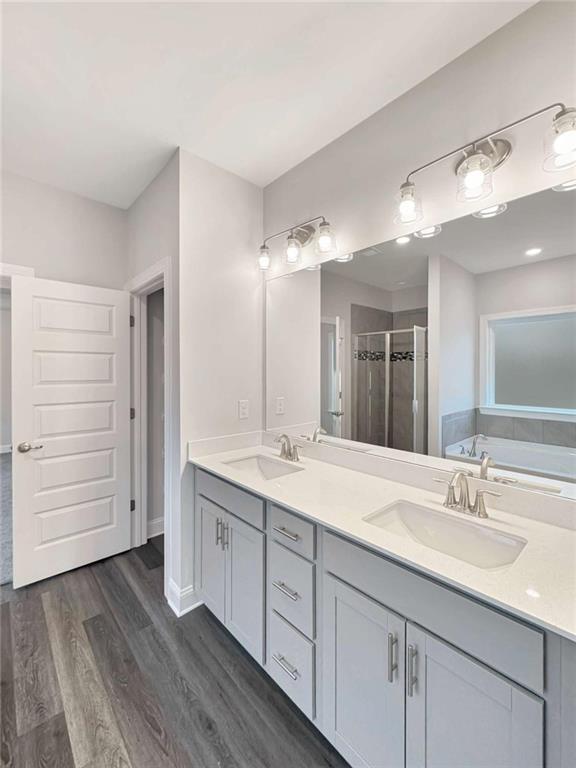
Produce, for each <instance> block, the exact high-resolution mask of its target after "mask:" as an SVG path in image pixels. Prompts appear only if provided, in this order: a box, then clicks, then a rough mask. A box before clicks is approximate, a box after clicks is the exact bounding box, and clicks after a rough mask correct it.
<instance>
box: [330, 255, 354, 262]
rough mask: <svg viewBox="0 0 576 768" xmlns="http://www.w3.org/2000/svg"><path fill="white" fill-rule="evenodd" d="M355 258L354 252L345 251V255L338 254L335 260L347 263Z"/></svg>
mask: <svg viewBox="0 0 576 768" xmlns="http://www.w3.org/2000/svg"><path fill="white" fill-rule="evenodd" d="M353 258H354V254H353V253H345V254H344V255H343V256H336V257H335V258H334V261H338V262H339V263H340V264H347V263H348V262H349V261H352V259H353Z"/></svg>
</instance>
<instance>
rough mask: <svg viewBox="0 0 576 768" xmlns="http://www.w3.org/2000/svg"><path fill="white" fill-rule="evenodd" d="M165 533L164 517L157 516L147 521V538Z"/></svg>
mask: <svg viewBox="0 0 576 768" xmlns="http://www.w3.org/2000/svg"><path fill="white" fill-rule="evenodd" d="M163 533H164V517H155V518H154V519H153V520H148V522H147V523H146V538H148V539H152V538H154V536H161V535H162V534H163Z"/></svg>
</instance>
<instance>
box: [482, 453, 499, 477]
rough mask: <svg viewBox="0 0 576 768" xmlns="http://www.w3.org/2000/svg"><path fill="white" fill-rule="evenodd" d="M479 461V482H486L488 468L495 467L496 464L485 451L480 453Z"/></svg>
mask: <svg viewBox="0 0 576 768" xmlns="http://www.w3.org/2000/svg"><path fill="white" fill-rule="evenodd" d="M480 459H481V462H480V480H488V470H489V469H490V467H495V466H496V462H495V461H494V459H493V458H492V456H490V454H489V453H488V452H487V451H482V455H481V456H480Z"/></svg>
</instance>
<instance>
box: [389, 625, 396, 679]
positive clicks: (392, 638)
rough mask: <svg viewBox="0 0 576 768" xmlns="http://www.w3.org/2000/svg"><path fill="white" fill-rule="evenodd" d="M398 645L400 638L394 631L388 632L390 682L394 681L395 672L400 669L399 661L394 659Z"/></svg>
mask: <svg viewBox="0 0 576 768" xmlns="http://www.w3.org/2000/svg"><path fill="white" fill-rule="evenodd" d="M397 646H398V638H397V637H395V636H394V635H393V634H392V632H388V682H389V683H393V682H394V672H395V671H396V670H397V669H398V662H397V661H394V649H395V648H396V647H397Z"/></svg>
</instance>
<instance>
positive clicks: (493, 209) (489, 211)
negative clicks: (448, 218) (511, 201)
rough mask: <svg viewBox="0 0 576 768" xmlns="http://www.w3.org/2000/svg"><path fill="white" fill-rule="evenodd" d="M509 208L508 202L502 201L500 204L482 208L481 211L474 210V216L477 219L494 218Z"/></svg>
mask: <svg viewBox="0 0 576 768" xmlns="http://www.w3.org/2000/svg"><path fill="white" fill-rule="evenodd" d="M507 210H508V205H507V204H506V203H500V204H499V205H490V206H488V208H482V209H481V210H479V211H474V213H473V214H472V216H474V218H475V219H493V218H494V216H499V215H500V214H501V213H504V211H507Z"/></svg>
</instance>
